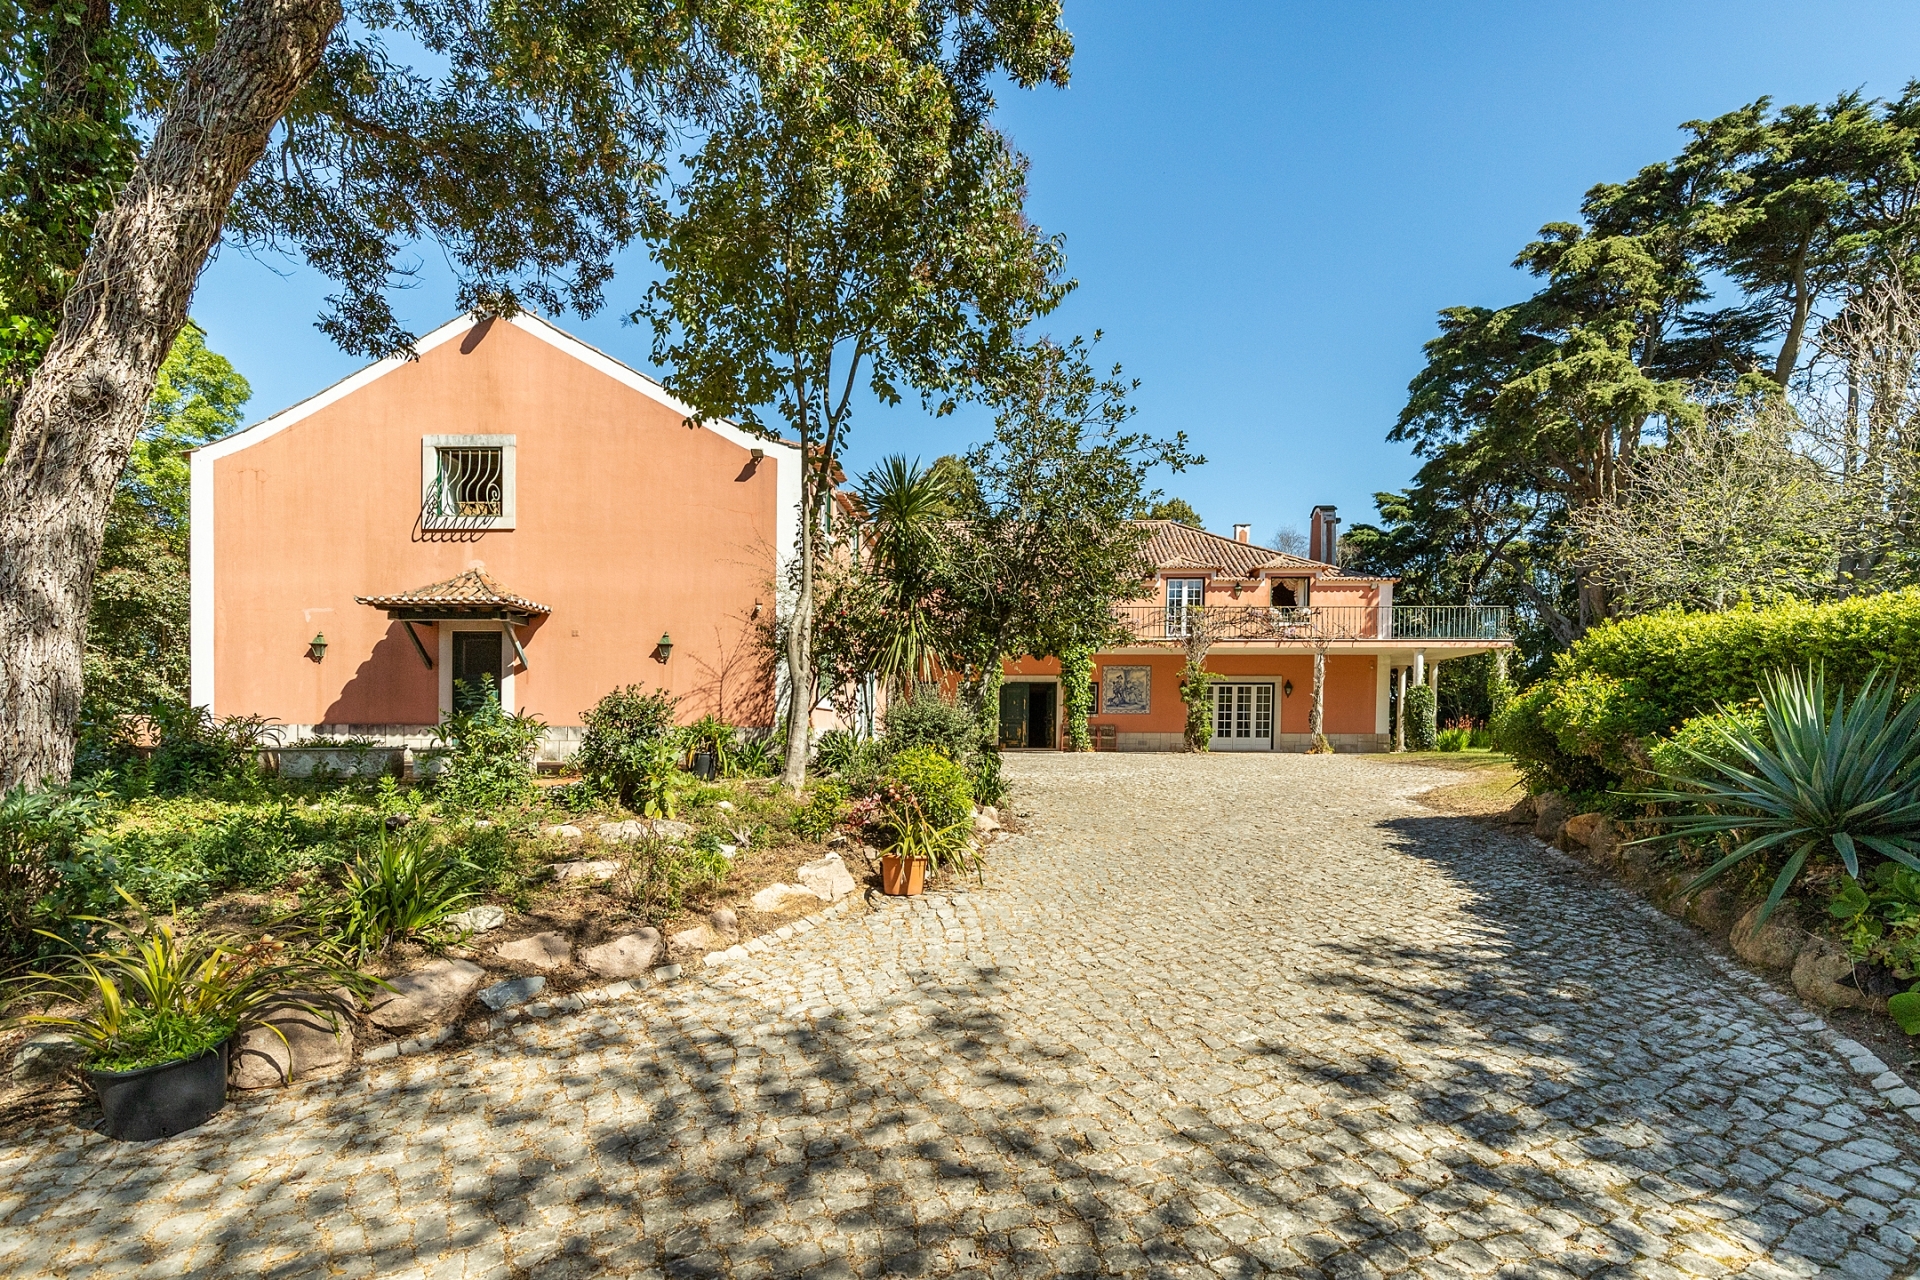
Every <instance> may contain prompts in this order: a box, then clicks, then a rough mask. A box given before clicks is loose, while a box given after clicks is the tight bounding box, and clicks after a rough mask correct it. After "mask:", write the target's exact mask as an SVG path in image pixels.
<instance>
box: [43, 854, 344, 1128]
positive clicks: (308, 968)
mask: <svg viewBox="0 0 1920 1280" xmlns="http://www.w3.org/2000/svg"><path fill="white" fill-rule="evenodd" d="M121 896H122V897H126V894H125V891H124V890H123V891H122V894H121ZM127 901H128V902H129V904H131V903H132V899H131V898H128V899H127ZM136 910H137V908H136ZM87 919H88V920H89V922H90V923H93V924H97V925H100V926H102V927H103V929H104V931H105V941H106V945H105V946H104V947H102V948H101V949H100V950H99V951H97V952H95V953H94V954H92V955H84V956H76V957H75V959H74V962H73V963H74V970H75V971H74V972H71V973H59V974H56V973H43V972H36V973H34V974H32V975H30V977H29V978H28V980H27V982H26V985H25V989H24V990H21V991H19V992H17V993H16V994H15V996H14V999H13V1001H10V1002H9V1003H17V1002H25V1001H37V1002H39V1003H40V1005H41V1007H42V1009H43V1011H42V1012H38V1013H28V1014H25V1015H22V1016H17V1017H13V1018H10V1019H8V1021H7V1025H22V1024H25V1025H33V1026H42V1027H51V1028H54V1029H56V1030H59V1031H63V1032H65V1033H66V1034H67V1035H68V1036H70V1037H71V1038H72V1039H73V1041H74V1042H75V1043H76V1044H77V1045H79V1046H80V1048H81V1049H82V1051H83V1052H84V1054H85V1057H86V1065H87V1068H88V1070H87V1076H88V1081H89V1083H90V1084H91V1085H92V1087H93V1091H94V1094H95V1096H96V1097H97V1098H98V1099H99V1101H100V1110H101V1112H102V1114H103V1116H104V1122H103V1124H102V1128H103V1130H104V1131H105V1132H106V1134H107V1135H108V1136H109V1137H112V1138H119V1139H121V1140H123V1141H129V1142H146V1141H151V1140H153V1139H155V1138H169V1137H172V1136H173V1135H175V1134H177V1133H184V1132H185V1131H187V1130H189V1129H194V1128H198V1127H199V1126H200V1125H202V1124H205V1123H206V1122H207V1120H208V1119H209V1118H211V1117H212V1116H213V1115H214V1113H216V1112H218V1111H219V1110H220V1109H221V1108H222V1107H223V1106H225V1105H226V1099H227V1046H228V1044H229V1043H230V1041H231V1040H232V1038H233V1037H234V1036H235V1035H236V1034H239V1033H241V1032H244V1031H246V1030H247V1029H249V1028H250V1027H253V1026H255V1025H264V1026H268V1027H273V1026H274V1024H273V1023H272V1022H270V1021H266V1020H265V1018H264V1017H263V1015H264V1014H266V1013H268V1012H271V1011H274V1010H281V1009H289V1008H293V1009H302V1010H305V1011H307V1012H309V1013H312V1014H314V1015H316V1016H319V1017H324V1018H328V1019H331V1018H333V1017H335V1016H337V1015H336V1014H335V1013H334V1012H333V1011H332V1010H330V1009H326V1008H322V1007H318V1006H317V1005H316V1004H312V1003H307V1002H305V1001H303V1000H302V999H301V998H300V997H299V995H297V994H296V993H298V992H301V991H314V990H325V989H328V988H331V987H339V986H345V987H346V988H347V989H348V990H350V991H355V992H364V991H366V990H368V989H370V988H371V987H373V986H376V985H379V984H378V982H377V980H375V979H371V978H368V977H366V976H365V975H363V974H361V973H360V972H359V971H358V969H357V968H355V967H354V966H353V965H351V964H349V963H346V962H345V960H344V958H343V955H342V953H340V952H339V951H337V949H335V948H333V947H331V946H316V947H309V948H306V949H303V950H298V951H296V950H294V949H292V948H290V947H289V946H288V944H287V943H286V942H284V941H282V940H280V939H277V938H275V937H273V936H272V935H271V934H267V935H262V936H261V937H258V938H251V939H249V938H242V937H238V936H236V935H232V934H223V933H205V934H192V935H188V936H187V937H184V938H183V937H181V936H180V934H179V933H178V932H176V931H175V929H174V927H173V926H172V925H170V924H166V923H151V922H147V921H145V920H140V921H139V922H138V923H137V925H135V926H128V925H124V924H121V923H118V922H115V921H109V920H102V919H99V918H98V917H87ZM45 936H47V937H49V938H53V937H54V935H52V934H46V935H45ZM55 940H56V941H57V940H58V939H57V938H56V939H55ZM55 1003H62V1004H68V1005H78V1006H80V1010H79V1011H78V1012H73V1013H52V1012H45V1011H44V1010H45V1009H46V1007H47V1006H49V1005H52V1004H55ZM321 1003H322V1004H324V1003H325V1002H324V1001H323V1002H321ZM274 1031H275V1033H276V1034H279V1028H278V1027H274ZM284 1038H285V1037H284V1035H283V1036H282V1039H283V1040H284Z"/></svg>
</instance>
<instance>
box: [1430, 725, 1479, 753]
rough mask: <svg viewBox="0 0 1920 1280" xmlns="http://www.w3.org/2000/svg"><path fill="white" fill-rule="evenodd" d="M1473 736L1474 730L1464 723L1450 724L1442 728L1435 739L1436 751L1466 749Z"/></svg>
mask: <svg viewBox="0 0 1920 1280" xmlns="http://www.w3.org/2000/svg"><path fill="white" fill-rule="evenodd" d="M1472 738H1473V730H1472V729H1469V728H1466V727H1465V726H1463V725H1449V726H1448V727H1447V728H1445V729H1442V730H1441V731H1440V733H1439V735H1438V736H1437V737H1436V738H1435V740H1434V750H1436V751H1465V750H1466V749H1467V744H1468V742H1470V741H1471V740H1472Z"/></svg>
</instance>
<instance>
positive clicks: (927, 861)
mask: <svg viewBox="0 0 1920 1280" xmlns="http://www.w3.org/2000/svg"><path fill="white" fill-rule="evenodd" d="M886 815H887V816H886V825H887V827H888V829H889V831H890V832H891V837H890V838H889V840H888V842H887V845H886V847H885V848H884V849H883V850H882V851H881V854H880V891H881V892H882V893H888V894H892V895H894V896H895V897H909V898H910V897H914V896H916V895H918V894H920V893H923V892H925V890H926V884H927V871H928V870H929V869H932V870H934V871H938V870H940V869H941V867H943V866H960V867H965V866H967V865H968V864H969V863H972V864H974V865H976V866H977V865H978V856H979V855H978V854H976V853H975V852H974V849H973V845H972V842H971V841H970V840H969V839H968V837H969V835H970V834H971V827H972V824H971V823H970V822H967V821H961V822H956V823H954V824H952V825H951V826H946V827H936V826H934V825H933V823H932V822H931V821H930V820H929V819H928V818H927V815H926V811H925V810H923V809H922V808H921V807H920V801H919V800H918V799H917V798H916V797H915V796H914V795H913V794H912V793H911V792H906V793H902V794H899V795H897V796H895V797H894V798H892V799H890V800H889V802H888V803H887V806H886Z"/></svg>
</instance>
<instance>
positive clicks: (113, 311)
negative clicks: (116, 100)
mask: <svg viewBox="0 0 1920 1280" xmlns="http://www.w3.org/2000/svg"><path fill="white" fill-rule="evenodd" d="M340 14H341V9H340V3H339V0H240V3H239V4H238V6H237V7H236V8H235V9H234V11H233V14H232V17H231V18H230V19H229V21H228V22H227V24H226V26H225V27H223V28H222V30H221V32H220V35H219V36H218V38H217V39H216V40H215V41H214V44H213V47H212V48H211V49H209V50H208V51H207V53H206V54H205V55H203V56H202V57H200V58H198V59H196V60H195V61H194V62H193V63H192V65H190V66H189V67H188V68H187V70H186V73H185V74H184V76H183V77H182V78H181V81H180V84H179V87H178V89H177V90H176V91H175V93H174V97H173V101H172V102H171V103H169V104H168V107H167V110H166V114H165V115H164V116H163V117H162V119H161V121H160V125H159V128H158V129H157V130H156V131H155V133H154V137H153V142H152V144H151V146H149V148H148V150H147V154H146V156H145V157H144V158H143V159H142V161H141V163H140V164H139V166H138V167H137V168H136V169H135V171H134V174H133V176H132V177H131V178H130V179H129V180H128V181H127V184H126V186H125V187H123V188H122V189H121V191H120V194H119V197H118V198H117V199H116V200H115V202H114V205H113V207H112V208H111V209H110V210H108V211H107V213H106V214H105V215H104V216H102V218H101V219H100V221H99V223H98V224H97V225H96V226H95V228H94V232H93V238H92V241H91V244H90V246H89V248H88V251H87V257H86V262H85V263H84V264H83V265H82V266H81V268H80V273H79V275H78V277H77V278H76V279H75V281H74V284H73V288H72V290H71V291H70V292H69V293H68V295H67V297H66V301H65V303H64V305H63V307H62V310H61V316H60V324H59V326H58V328H56V329H55V331H54V337H53V342H52V344H51V345H50V346H49V348H48V350H47V354H46V358H45V359H44V360H42V361H41V364H40V367H39V369H38V370H37V371H36V372H35V373H34V375H33V379H32V381H31V382H29V383H28V385H27V389H26V392H25V394H24V395H22V397H21V399H20V404H19V407H18V410H17V412H16V414H15V416H14V422H13V433H12V437H11V439H10V441H9V443H8V448H7V454H6V461H5V463H4V464H3V465H0V785H5V786H12V785H15V784H25V785H27V786H29V787H34V786H40V785H42V784H44V783H49V782H62V781H65V780H66V779H67V778H68V776H69V775H70V774H71V772H72V769H73V749H74V731H75V728H76V725H77V722H78V720H79V715H80V694H81V659H82V654H83V651H84V649H85V646H86V620H87V602H88V600H89V598H90V596H91V595H92V590H93V572H94V566H95V564H96V562H97V561H98V559H99V556H100V542H101V538H102V535H103V532H104V530H105V527H106V518H107V509H108V507H109V506H110V505H111V503H112V501H113V492H114V486H115V484H116V482H117V481H118V480H119V477H120V473H121V470H122V469H123V468H124V467H125V466H126V462H127V454H128V452H129V451H130V450H131V449H132V447H133V441H134V437H135V436H136V435H137V434H138V432H139V430H140V424H141V422H142V419H143V417H144V415H145V411H146V405H147V400H148V398H149V397H150V396H151V395H152V393H153V386H154V382H155V379H156V378H157V376H158V374H159V370H160V363H161V361H162V360H164V359H165V358H166V355H167V351H168V350H169V349H170V348H171V347H172V345H173V340H174V337H175V336H176V335H177V334H178V333H179V331H180V326H181V325H182V324H183V323H184V322H185V321H186V317H187V304H188V302H189V301H190V300H191V299H192V297H193V290H194V284H195V282H196V281H197V280H198V279H199V275H200V270H201V268H202V267H203V266H204V265H205V264H206V261H207V255H208V254H209V253H210V252H212V250H213V246H214V245H215V244H216V243H217V242H218V240H219V238H220V229H221V224H222V222H223V220H224V218H225V217H226V212H227V207H228V205H229V204H230V203H231V202H232V199H233V193H234V191H235V190H236V189H238V187H239V186H240V183H241V182H242V181H243V180H244V179H245V178H246V176H247V173H248V171H249V170H251V169H252V168H253V166H254V164H255V163H257V162H258V161H259V159H260V157H261V155H262V154H263V153H264V152H265V150H266V146H267V141H268V138H269V136H270V135H271V134H272V132H273V129H274V127H275V125H277V124H278V123H279V121H280V117H281V116H282V115H283V114H284V113H285V111H286V109H287V105H288V104H289V103H290V102H291V101H292V100H293V96H294V94H295V93H296V92H298V90H299V89H300V86H301V85H302V84H304V83H305V82H306V80H307V78H308V77H309V76H311V75H312V74H313V72H314V69H315V67H317V66H318V64H319V60H320V53H321V50H322V49H323V48H324V47H325V45H326V42H327V39H328V37H329V36H330V35H331V33H332V31H333V28H334V27H335V26H336V25H337V24H338V23H339V21H340Z"/></svg>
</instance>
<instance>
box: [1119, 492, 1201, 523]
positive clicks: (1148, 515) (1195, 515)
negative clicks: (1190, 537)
mask: <svg viewBox="0 0 1920 1280" xmlns="http://www.w3.org/2000/svg"><path fill="white" fill-rule="evenodd" d="M1134 516H1135V518H1136V519H1140V520H1172V521H1174V522H1175V523H1177V524H1184V525H1187V526H1188V527H1190V528H1194V529H1204V528H1206V527H1207V526H1206V524H1205V523H1204V522H1203V521H1202V520H1201V519H1200V513H1199V512H1198V511H1195V510H1194V509H1193V504H1192V503H1190V502H1188V501H1187V500H1186V499H1185V498H1156V499H1154V500H1153V501H1151V502H1146V503H1142V504H1141V506H1140V509H1139V510H1138V511H1136V512H1135V513H1134Z"/></svg>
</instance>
